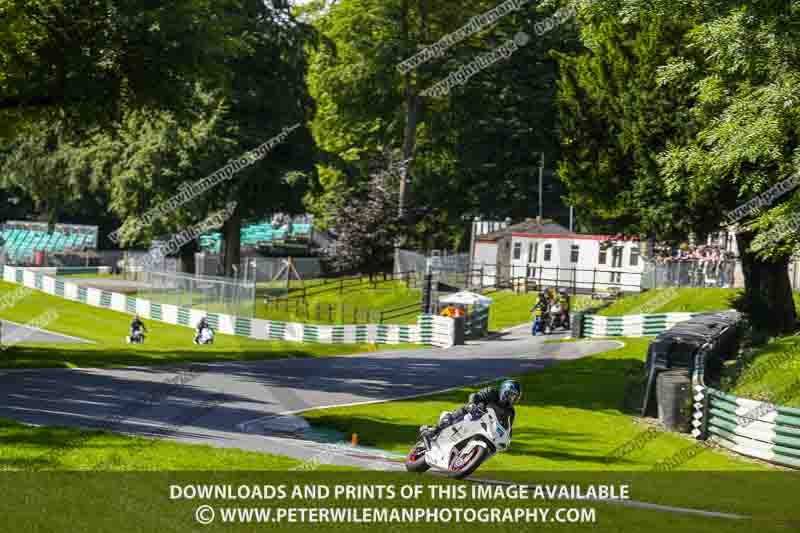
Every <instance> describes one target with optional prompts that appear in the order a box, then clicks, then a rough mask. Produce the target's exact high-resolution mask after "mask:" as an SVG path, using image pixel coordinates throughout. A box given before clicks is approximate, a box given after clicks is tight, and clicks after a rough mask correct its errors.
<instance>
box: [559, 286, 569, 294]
mask: <svg viewBox="0 0 800 533" xmlns="http://www.w3.org/2000/svg"><path fill="white" fill-rule="evenodd" d="M558 294H560V295H561V296H566V295H567V289H565V288H564V287H561V288H560V289H558Z"/></svg>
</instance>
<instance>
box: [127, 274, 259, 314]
mask: <svg viewBox="0 0 800 533" xmlns="http://www.w3.org/2000/svg"><path fill="white" fill-rule="evenodd" d="M126 279H129V280H130V281H135V282H137V284H139V289H138V292H137V297H138V298H143V299H145V300H150V301H151V302H158V303H162V304H168V305H176V306H179V307H187V308H192V309H199V310H203V311H206V312H209V313H224V314H228V315H236V316H241V317H251V318H252V317H254V316H255V303H256V284H255V283H254V282H252V281H249V282H247V281H237V280H234V279H230V278H221V277H215V276H196V275H191V274H181V273H179V272H166V271H164V272H157V271H152V270H142V271H132V272H129V273H128V274H127V275H126Z"/></svg>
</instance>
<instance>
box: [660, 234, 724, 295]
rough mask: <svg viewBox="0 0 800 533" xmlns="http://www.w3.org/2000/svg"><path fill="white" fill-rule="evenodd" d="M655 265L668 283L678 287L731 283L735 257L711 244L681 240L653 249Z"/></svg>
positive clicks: (721, 285) (716, 285)
mask: <svg viewBox="0 0 800 533" xmlns="http://www.w3.org/2000/svg"><path fill="white" fill-rule="evenodd" d="M654 260H655V264H656V267H657V268H658V269H659V270H662V271H663V272H664V275H665V276H666V280H665V281H667V283H668V284H669V285H673V286H679V287H724V288H728V287H731V286H732V284H733V273H734V268H735V266H736V257H735V256H734V254H732V253H731V252H727V251H725V250H723V249H721V248H720V247H719V246H713V245H700V246H695V245H689V244H683V245H681V246H679V247H677V248H672V249H670V248H660V249H656V251H655V254H654Z"/></svg>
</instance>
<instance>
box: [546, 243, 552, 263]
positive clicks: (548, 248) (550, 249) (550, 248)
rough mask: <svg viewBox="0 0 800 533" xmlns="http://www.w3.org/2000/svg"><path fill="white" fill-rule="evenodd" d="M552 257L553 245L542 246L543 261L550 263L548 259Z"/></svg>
mask: <svg viewBox="0 0 800 533" xmlns="http://www.w3.org/2000/svg"><path fill="white" fill-rule="evenodd" d="M552 255H553V245H552V244H545V245H544V260H545V261H550V257H551V256H552Z"/></svg>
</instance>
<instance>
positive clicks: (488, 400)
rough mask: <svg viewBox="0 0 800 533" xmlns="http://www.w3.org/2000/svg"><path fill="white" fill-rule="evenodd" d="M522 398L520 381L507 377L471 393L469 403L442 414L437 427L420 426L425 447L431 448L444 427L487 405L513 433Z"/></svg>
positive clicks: (483, 408)
mask: <svg viewBox="0 0 800 533" xmlns="http://www.w3.org/2000/svg"><path fill="white" fill-rule="evenodd" d="M521 398H522V388H521V387H520V385H519V383H517V382H516V381H514V380H513V379H507V380H505V381H503V382H502V383H501V384H500V386H498V387H486V388H485V389H481V390H479V391H478V392H474V393H472V394H470V395H469V403H468V404H467V405H465V406H463V407H461V408H459V409H456V410H455V411H452V412H450V413H444V414H442V416H441V418H439V423H438V424H437V425H436V426H435V427H432V428H429V427H428V426H422V427H421V428H420V436H421V437H422V440H423V442H424V443H425V447H426V448H427V449H430V447H431V440H432V439H433V438H434V437H435V436H436V435H438V434H439V433H440V432H441V431H442V430H443V429H445V428H446V427H448V426H451V425H453V424H455V423H456V422H459V421H460V420H461V419H463V418H464V417H465V416H466V415H467V414H468V413H472V412H473V411H475V410H476V409H480V410H481V411H483V410H485V409H486V408H487V407H491V408H492V409H494V411H495V413H496V414H497V419H498V421H499V422H500V424H502V425H503V427H504V428H506V429H507V430H508V431H509V434H511V432H512V427H513V425H514V417H515V416H516V411H515V410H514V404H516V403H517V402H519V400H520V399H521Z"/></svg>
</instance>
